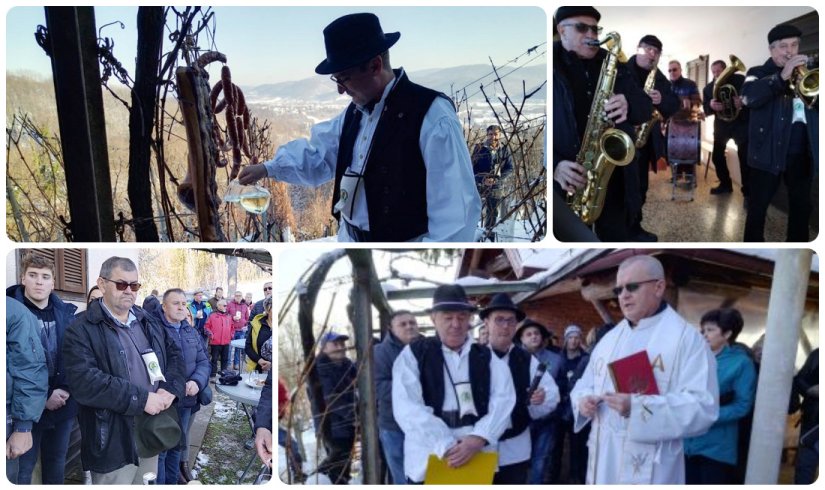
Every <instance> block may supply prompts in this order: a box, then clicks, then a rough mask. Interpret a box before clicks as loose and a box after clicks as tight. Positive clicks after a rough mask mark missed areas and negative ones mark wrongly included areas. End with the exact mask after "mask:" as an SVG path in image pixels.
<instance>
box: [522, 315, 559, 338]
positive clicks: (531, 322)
mask: <svg viewBox="0 0 825 490" xmlns="http://www.w3.org/2000/svg"><path fill="white" fill-rule="evenodd" d="M530 327H535V328H537V329H538V330H539V333H540V334H541V337H542V338H543V339H544V340H547V339H549V338H550V337H552V336H553V334H551V333H550V331H549V330H547V327H545V326H544V325H542V324H541V323H539V322H537V321H535V320H532V319H530V318H528V319H526V320H524V323H522V324H521V325H520V326H519V327H518V330H516V334H515V335H513V341H515V342H516V343H521V335H522V334H523V333H524V331H525V330H527V329H528V328H530Z"/></svg>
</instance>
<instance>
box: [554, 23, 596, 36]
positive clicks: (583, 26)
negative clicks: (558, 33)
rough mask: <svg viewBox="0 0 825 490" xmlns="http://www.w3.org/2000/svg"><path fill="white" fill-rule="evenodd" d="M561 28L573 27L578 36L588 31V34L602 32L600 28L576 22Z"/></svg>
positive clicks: (563, 25)
mask: <svg viewBox="0 0 825 490" xmlns="http://www.w3.org/2000/svg"><path fill="white" fill-rule="evenodd" d="M562 27H575V28H576V31H577V32H578V33H579V34H584V33H586V32H587V31H588V30H589V31H590V32H592V33H593V34H598V33H600V32H602V28H601V27H599V26H593V25H590V24H585V23H584V22H576V23H575V24H562Z"/></svg>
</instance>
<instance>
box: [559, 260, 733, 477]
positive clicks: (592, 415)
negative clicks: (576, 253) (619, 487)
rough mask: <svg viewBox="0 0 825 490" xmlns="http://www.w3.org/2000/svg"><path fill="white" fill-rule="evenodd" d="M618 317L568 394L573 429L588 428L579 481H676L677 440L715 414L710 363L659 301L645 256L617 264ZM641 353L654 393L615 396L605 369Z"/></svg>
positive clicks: (697, 339) (679, 472)
mask: <svg viewBox="0 0 825 490" xmlns="http://www.w3.org/2000/svg"><path fill="white" fill-rule="evenodd" d="M616 285H617V287H616V288H615V289H614V292H616V295H617V297H618V300H619V305H620V307H621V310H622V313H623V314H624V316H625V318H624V319H623V320H622V321H621V322H620V323H619V324H618V325H616V327H614V328H613V329H612V330H611V331H610V332H609V333H607V334H606V335H605V336H604V337H603V338H602V339H601V340H600V341H599V343H598V344H597V345H596V347H595V349H594V350H593V352H592V353H591V355H590V363H589V364H588V365H587V369H586V370H585V372H584V375H583V376H582V378H581V379H580V380H579V381H578V383H577V384H576V386H575V388H574V389H573V391H572V392H571V393H570V403H571V404H572V406H573V408H574V410H573V413H574V417H575V425H574V430H575V431H576V432H578V431H579V430H581V429H582V428H583V427H584V426H585V425H587V423H588V422H589V423H592V424H593V426H592V428H591V430H590V438H589V440H588V448H589V457H588V462H587V484H684V482H685V463H684V454H683V448H682V439H683V438H685V437H691V436H696V435H699V434H703V433H704V432H706V431H707V430H708V429H709V428H710V426H711V425H712V424H713V423H714V422H715V421H716V419H717V417H718V416H719V388H718V384H717V380H716V360H715V359H714V356H713V353H712V352H711V351H710V349H709V348H708V345H707V342H705V340H704V339H703V338H702V336H701V334H700V333H699V331H698V330H697V329H696V328H695V327H694V326H692V325H690V324H688V323H687V321H685V319H684V318H682V317H681V316H680V315H679V314H678V313H676V311H674V310H673V308H671V307H670V306H668V305H667V303H665V302H664V301H663V299H662V298H663V296H664V292H665V287H666V284H665V275H664V270H663V268H662V264H661V263H660V262H659V261H658V260H657V259H655V258H653V257H651V256H648V255H638V256H634V257H631V258H629V259H627V260H625V261H624V262H622V264H621V265H620V266H619V271H618V273H617V275H616ZM640 351H647V355H648V358H649V359H650V363H651V365H652V367H653V374H654V377H655V379H656V384H657V387H658V391H659V394H658V395H638V394H632V395H631V394H624V393H616V391H617V390H616V388H615V386H614V383H613V380H612V377H611V375H610V372H609V369H608V364H609V363H611V362H613V361H615V360H617V359H622V358H624V357H627V356H629V355H631V354H635V353H637V352H640Z"/></svg>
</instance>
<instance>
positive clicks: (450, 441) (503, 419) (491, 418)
mask: <svg viewBox="0 0 825 490" xmlns="http://www.w3.org/2000/svg"><path fill="white" fill-rule="evenodd" d="M472 344H473V339H472V338H471V337H470V336H467V340H466V341H465V342H464V345H463V346H462V347H461V349H460V350H459V351H458V352H456V351H453V350H451V349H449V348H447V347H445V346H442V352H443V354H444V367H445V369H449V370H450V376H451V377H452V379H453V380H454V381H455V382H459V381H464V380H469V379H470V357H469V354H470V346H471V345H472ZM449 379H450V378H449V377H448V376H447V374H446V373H445V374H444V380H445V382H444V391H445V393H444V394H445V396H444V405H443V407H442V408H443V410H444V411H449V410H458V405H457V402H456V397H455V395H454V393H453V391H452V390H453V386H452V383H450V381H449ZM515 403H516V393H515V389H514V388H513V379H512V377H511V375H510V368H509V367H508V366H507V364H505V363H504V362H503V361H502V360H501V359H499V358H498V357H497V356H495V355H493V356H491V358H490V400H489V403H488V405H487V415H485V416H483V417H481V418H480V419H479V420H478V421H477V422H476V423H475V425H473V426H472V427H459V428H457V429H451V428H450V427H448V426H447V424H445V423H444V421H443V420H441V419H440V418H438V417H436V416H435V415H433V409H432V408H430V407H428V406H427V405H425V404H424V396H423V392H422V389H421V373H420V372H419V370H418V361H417V360H416V359H415V356H414V355H413V353H412V351H411V350H410V347H409V346H406V347H404V350H402V351H401V354H400V355H399V356H398V358H397V359H396V360H395V364H393V368H392V412H393V416H394V417H395V420H396V422H398V425H399V426H400V427H401V430H402V431H404V473H405V474H406V475H407V478H409V479H410V480H412V481H416V482H420V481H424V476H425V474H426V471H427V459H428V458H429V455H430V454H435V455H436V456H438V457H439V458H443V457H444V454H445V453H446V452H447V450H449V449H450V448H451V447H453V445H455V444H456V443H457V442H458V440H459V439H460V438H462V437H464V436H466V435H475V436H478V437H481V438H483V439H484V440H486V441H487V442H488V444H487V446H485V447H484V448H483V449H482V451H485V452H492V451H495V450H496V447H497V444H496V443H497V442H498V438H499V437H500V436H501V434H503V433H504V431H505V430H507V425H508V424H509V423H510V412H511V411H512V410H513V406H514V405H515Z"/></svg>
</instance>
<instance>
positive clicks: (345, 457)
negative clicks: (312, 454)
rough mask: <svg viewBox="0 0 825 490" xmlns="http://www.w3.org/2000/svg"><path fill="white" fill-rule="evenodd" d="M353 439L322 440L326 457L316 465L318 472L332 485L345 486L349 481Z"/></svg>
mask: <svg viewBox="0 0 825 490" xmlns="http://www.w3.org/2000/svg"><path fill="white" fill-rule="evenodd" d="M353 442H355V441H354V438H353V437H347V438H324V448H325V449H326V451H327V457H326V458H325V459H324V460H323V461H321V464H320V465H318V472H319V473H324V474H325V475H327V476H328V477H329V480H330V481H331V482H332V484H333V485H347V484H348V483H349V479H350V474H349V473H350V458H351V454H350V452H351V451H352V444H353Z"/></svg>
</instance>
